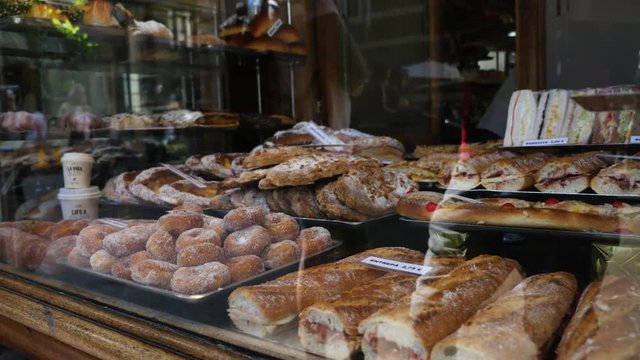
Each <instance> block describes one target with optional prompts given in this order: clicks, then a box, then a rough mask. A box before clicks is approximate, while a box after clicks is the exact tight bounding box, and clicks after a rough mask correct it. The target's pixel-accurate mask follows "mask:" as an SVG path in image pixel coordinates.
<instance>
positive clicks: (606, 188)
mask: <svg viewBox="0 0 640 360" xmlns="http://www.w3.org/2000/svg"><path fill="white" fill-rule="evenodd" d="M636 156H637V155H636ZM591 189H592V190H593V191H595V192H596V193H598V194H606V195H640V161H638V160H632V159H627V160H624V161H621V162H619V163H617V164H614V165H612V166H609V167H608V168H605V169H602V170H600V172H599V173H598V175H596V176H595V177H594V178H593V179H592V180H591Z"/></svg>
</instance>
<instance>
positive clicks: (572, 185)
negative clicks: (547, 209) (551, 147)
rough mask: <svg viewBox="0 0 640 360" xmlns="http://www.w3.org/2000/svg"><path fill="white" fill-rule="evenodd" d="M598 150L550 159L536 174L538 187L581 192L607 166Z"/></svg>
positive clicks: (545, 190)
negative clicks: (599, 155)
mask: <svg viewBox="0 0 640 360" xmlns="http://www.w3.org/2000/svg"><path fill="white" fill-rule="evenodd" d="M598 154H600V153H598V152H587V153H582V154H577V155H573V156H567V157H562V158H557V159H553V160H551V161H548V162H547V163H546V164H545V165H544V166H543V167H542V168H541V169H540V170H539V171H538V173H537V174H536V183H535V187H536V189H538V190H540V191H543V192H561V193H579V192H582V191H584V190H586V189H588V188H589V185H590V182H591V179H592V178H593V177H594V176H595V175H596V174H597V173H598V171H600V170H601V169H603V168H605V167H606V166H607V162H606V161H605V160H603V159H602V158H600V157H598Z"/></svg>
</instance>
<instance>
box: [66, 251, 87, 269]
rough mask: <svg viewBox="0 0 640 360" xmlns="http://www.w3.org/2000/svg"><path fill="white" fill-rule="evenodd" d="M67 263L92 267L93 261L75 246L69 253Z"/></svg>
mask: <svg viewBox="0 0 640 360" xmlns="http://www.w3.org/2000/svg"><path fill="white" fill-rule="evenodd" d="M67 263H68V264H69V265H73V266H77V267H81V268H87V269H88V268H90V267H91V263H90V262H89V257H87V256H82V254H80V252H79V251H78V249H77V248H75V247H74V248H73V249H72V250H71V251H70V252H69V255H67Z"/></svg>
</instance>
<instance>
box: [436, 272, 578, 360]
mask: <svg viewBox="0 0 640 360" xmlns="http://www.w3.org/2000/svg"><path fill="white" fill-rule="evenodd" d="M576 291H577V284H576V279H575V277H574V276H573V275H572V274H569V273H565V272H557V273H549V274H541V275H535V276H532V277H529V278H527V279H525V280H524V281H522V282H521V283H520V284H518V286H516V287H515V288H513V289H512V290H511V291H509V292H508V293H506V294H504V295H503V296H501V297H500V298H499V299H498V300H496V301H495V302H494V303H492V304H490V305H489V306H487V307H486V308H484V309H482V310H480V311H478V313H477V314H475V315H474V316H473V317H472V318H471V319H470V320H469V321H468V322H466V323H465V324H464V325H462V327H461V328H459V329H458V330H456V332H454V333H453V334H451V335H450V336H448V337H447V338H445V339H444V340H442V341H440V342H439V343H438V344H436V346H435V347H434V348H433V351H432V353H431V358H432V359H433V360H459V359H473V360H512V359H520V360H538V359H540V358H541V357H542V356H543V355H544V354H545V352H546V351H547V350H548V348H549V346H550V345H551V343H552V342H553V337H554V336H553V335H554V334H555V333H556V331H557V329H558V327H559V326H560V324H561V322H562V320H563V319H564V318H565V317H566V316H567V313H568V312H569V310H570V308H571V304H572V303H573V298H574V296H575V294H576Z"/></svg>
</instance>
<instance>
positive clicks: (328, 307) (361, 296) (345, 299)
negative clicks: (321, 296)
mask: <svg viewBox="0 0 640 360" xmlns="http://www.w3.org/2000/svg"><path fill="white" fill-rule="evenodd" d="M463 261H464V260H463V258H461V257H448V256H429V257H426V258H425V265H428V266H430V269H429V271H428V272H427V273H425V274H424V275H423V279H426V278H427V277H431V278H433V277H438V276H442V275H445V274H447V273H449V272H450V271H451V270H453V269H454V268H455V267H456V266H458V265H460V264H461V263H462V262H463ZM415 288H416V277H415V276H412V275H406V274H400V273H389V274H387V275H385V276H383V277H381V278H379V279H377V280H374V281H372V282H370V283H367V284H364V285H362V286H359V287H356V288H353V289H352V290H349V291H347V292H345V293H343V294H341V295H340V297H339V298H338V299H337V300H336V301H333V302H320V303H315V304H313V305H312V306H309V307H308V308H306V309H305V310H304V311H303V312H302V313H301V314H300V325H299V326H298V335H299V336H300V341H301V342H302V345H303V346H304V348H305V349H306V350H307V351H310V352H312V353H316V354H319V355H322V356H325V357H328V358H332V359H347V358H350V357H351V356H352V355H353V354H354V353H355V352H356V351H357V350H358V349H359V348H360V340H361V337H360V335H359V334H358V324H359V323H360V321H362V320H364V319H366V318H367V317H369V315H371V314H373V313H374V312H376V311H377V310H380V309H382V308H383V307H385V306H386V305H388V304H390V303H392V302H393V301H395V300H397V299H399V298H401V297H403V296H405V295H407V294H410V293H412V292H413V291H414V290H415Z"/></svg>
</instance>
